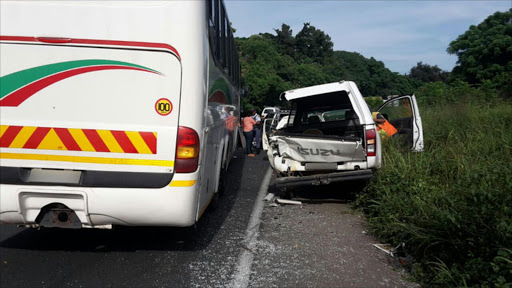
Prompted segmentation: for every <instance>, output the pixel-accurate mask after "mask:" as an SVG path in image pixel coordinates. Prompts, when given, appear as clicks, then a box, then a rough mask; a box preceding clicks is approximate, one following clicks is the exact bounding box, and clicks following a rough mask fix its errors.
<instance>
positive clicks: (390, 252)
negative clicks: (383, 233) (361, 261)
mask: <svg viewBox="0 0 512 288" xmlns="http://www.w3.org/2000/svg"><path fill="white" fill-rule="evenodd" d="M373 246H374V247H376V248H377V249H379V250H381V251H384V252H385V253H387V254H388V255H391V256H393V246H391V245H389V244H373Z"/></svg>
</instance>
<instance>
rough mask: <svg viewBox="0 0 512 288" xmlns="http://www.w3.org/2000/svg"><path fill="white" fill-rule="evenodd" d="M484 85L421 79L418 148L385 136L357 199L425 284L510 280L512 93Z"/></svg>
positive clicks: (507, 283) (494, 284)
mask: <svg viewBox="0 0 512 288" xmlns="http://www.w3.org/2000/svg"><path fill="white" fill-rule="evenodd" d="M447 93H449V94H450V95H451V98H449V97H448V98H446V97H444V96H446V95H447ZM486 93H489V91H485V89H483V88H481V89H474V88H471V87H469V85H468V86H466V85H464V84H463V83H459V84H458V85H455V86H447V85H445V84H443V83H431V84H427V85H425V86H424V87H423V89H421V93H418V94H420V97H421V99H422V100H423V101H424V102H423V105H422V104H420V107H421V108H420V109H421V114H422V119H423V130H424V135H425V151H424V152H421V153H411V152H407V151H403V149H402V148H400V147H399V145H397V143H394V142H393V141H387V142H385V143H384V145H383V146H384V147H383V148H384V153H383V168H382V169H381V170H380V171H379V172H378V173H377V175H376V177H375V178H374V179H373V180H372V182H371V183H370V185H369V186H368V187H367V188H366V191H365V192H364V193H362V194H361V195H359V197H358V199H357V201H356V205H358V206H359V207H360V208H362V209H363V211H364V212H365V213H367V215H368V218H369V222H370V225H371V227H372V231H373V233H374V234H375V235H376V236H378V237H379V238H381V239H382V240H383V241H386V242H389V243H392V244H394V245H397V244H399V243H405V250H406V251H407V253H409V254H410V255H412V256H413V258H414V259H415V260H416V264H415V269H414V273H415V275H416V276H417V277H418V278H419V281H420V282H421V283H422V284H424V285H425V286H480V287H512V269H511V268H512V260H511V256H512V207H511V203H512V133H510V131H511V125H512V103H511V102H500V101H498V100H497V99H496V98H495V97H493V96H492V95H488V96H489V97H487V98H482V96H483V95H485V94H486ZM463 99H464V100H465V101H462V100H463ZM482 99H484V100H482ZM427 103H428V104H430V106H427V105H426V104H427ZM441 104H443V105H441Z"/></svg>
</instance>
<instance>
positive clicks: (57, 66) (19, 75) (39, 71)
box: [0, 59, 162, 100]
mask: <svg viewBox="0 0 512 288" xmlns="http://www.w3.org/2000/svg"><path fill="white" fill-rule="evenodd" d="M100 65H117V66H124V67H133V68H138V69H143V70H147V71H148V72H153V73H156V74H160V75H162V73H160V72H158V71H156V70H153V69H150V68H147V67H144V66H141V65H137V64H133V63H128V62H122V61H113V60H101V59H90V60H77V61H68V62H60V63H54V64H49V65H43V66H38V67H34V68H29V69H25V70H21V71H18V72H14V73H11V74H8V75H5V76H3V77H0V100H1V99H3V98H4V97H6V96H7V95H9V94H11V93H12V92H14V91H16V90H18V89H20V88H22V87H24V86H26V85H28V84H30V83H32V82H34V81H37V80H39V79H42V78H44V77H48V76H50V75H53V74H56V73H59V72H63V71H67V70H71V69H76V68H81V67H91V66H100Z"/></svg>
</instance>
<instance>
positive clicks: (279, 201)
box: [276, 198, 302, 205]
mask: <svg viewBox="0 0 512 288" xmlns="http://www.w3.org/2000/svg"><path fill="white" fill-rule="evenodd" d="M276 202H277V203H279V204H288V205H302V202H300V201H294V200H286V199H280V198H276Z"/></svg>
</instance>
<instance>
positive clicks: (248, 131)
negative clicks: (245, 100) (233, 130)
mask: <svg viewBox="0 0 512 288" xmlns="http://www.w3.org/2000/svg"><path fill="white" fill-rule="evenodd" d="M250 115H251V113H247V115H246V116H245V117H244V119H242V126H243V129H244V136H245V142H246V143H247V144H246V145H245V146H246V152H247V156H249V157H254V154H253V153H252V138H253V133H254V131H253V129H254V125H255V124H256V121H254V119H253V118H252V117H251V116H250Z"/></svg>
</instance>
